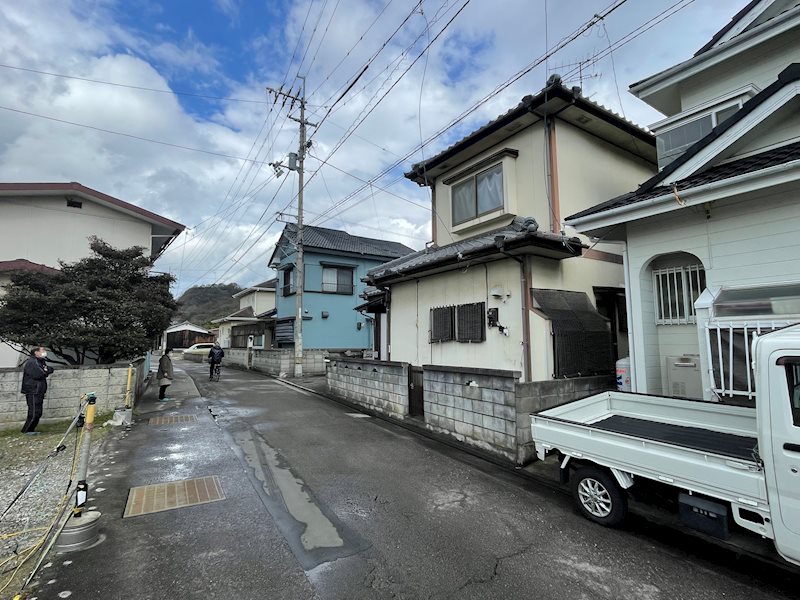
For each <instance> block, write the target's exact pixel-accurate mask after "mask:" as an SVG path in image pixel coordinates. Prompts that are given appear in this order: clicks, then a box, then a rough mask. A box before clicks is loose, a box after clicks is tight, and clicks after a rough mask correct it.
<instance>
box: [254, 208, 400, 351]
mask: <svg viewBox="0 0 800 600" xmlns="http://www.w3.org/2000/svg"><path fill="white" fill-rule="evenodd" d="M296 244H297V226H296V225H295V224H293V223H289V224H287V225H286V227H284V229H283V233H282V234H281V237H280V238H279V239H278V242H277V244H276V245H275V250H274V252H273V254H272V257H271V258H270V261H269V264H270V266H271V267H272V268H273V269H275V270H276V271H277V272H278V284H277V294H276V298H275V308H276V314H275V334H274V342H273V345H274V346H275V347H281V348H286V347H290V346H293V345H294V321H295V317H296V314H297V312H296V307H295V285H296V266H297V265H296V261H297V245H296ZM412 252H414V251H413V250H412V249H411V248H409V247H407V246H404V245H403V244H400V243H398V242H389V241H386V240H378V239H373V238H366V237H358V236H354V235H350V234H349V233H347V232H346V231H340V230H337V229H327V228H325V227H313V226H308V225H306V226H304V227H303V267H304V277H303V279H304V281H305V285H304V286H303V346H304V348H308V349H318V350H336V351H346V350H356V351H361V350H364V349H367V348H370V347H371V343H372V338H373V327H374V322H373V320H371V319H369V318H367V317H365V316H364V315H361V314H359V313H358V312H356V311H355V310H353V309H354V308H355V307H356V306H357V305H358V304H360V303H361V300H360V298H359V295H360V294H362V293H363V292H364V288H365V287H366V285H365V284H364V283H363V282H362V279H363V278H364V277H365V276H366V274H367V271H368V270H369V269H370V268H372V267H376V266H378V265H380V264H382V263H385V262H387V261H390V260H394V259H396V258H398V257H401V256H405V255H407V254H410V253H412Z"/></svg>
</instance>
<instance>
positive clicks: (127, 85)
mask: <svg viewBox="0 0 800 600" xmlns="http://www.w3.org/2000/svg"><path fill="white" fill-rule="evenodd" d="M0 68H3V69H13V70H14V71H24V72H26V73H36V74H37V75H47V76H49V77H59V78H61V79H72V80H75V81H84V82H87V83H97V84H102V85H110V86H114V87H120V88H126V89H130V90H140V91H143V92H155V93H158V94H170V95H175V96H188V97H191V98H202V99H204V100H223V101H226V102H246V103H250V104H269V102H268V101H267V100H255V99H252V98H230V97H227V96H210V95H208V94H195V93H193V92H179V91H176V90H165V89H159V88H151V87H145V86H142V85H133V84H130V83H119V82H116V81H104V80H102V79H91V78H89V77H79V76H77V75H65V74H64V73H54V72H52V71H40V70H39V69H31V68H28V67H19V66H14V65H5V64H0Z"/></svg>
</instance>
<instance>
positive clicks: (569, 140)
mask: <svg viewBox="0 0 800 600" xmlns="http://www.w3.org/2000/svg"><path fill="white" fill-rule="evenodd" d="M555 131H556V148H557V154H558V196H559V205H560V208H561V217H562V218H564V217H566V216H568V215H572V214H575V213H577V212H580V211H582V210H585V209H587V208H590V207H592V206H594V205H596V204H599V203H600V202H605V201H606V200H608V199H609V198H613V197H615V196H618V195H620V194H624V193H626V192H629V191H630V190H632V189H635V188H636V186H638V185H639V184H640V183H641V182H642V181H644V180H646V179H649V178H650V177H652V176H653V175H654V174H655V173H656V168H655V166H654V165H652V164H648V163H646V162H645V161H643V160H641V159H639V158H637V157H635V156H634V155H632V154H630V153H629V152H626V151H624V150H620V149H619V148H616V147H615V146H612V145H611V144H609V143H608V142H606V141H604V140H601V139H600V138H598V137H596V136H593V135H590V134H588V133H586V132H584V131H581V130H580V129H578V128H577V127H574V126H572V125H570V124H569V123H566V122H564V121H557V122H556V127H555ZM642 145H643V146H644V142H642ZM545 210H547V208H546V207H545ZM539 214H542V213H536V214H535V215H534V216H536V215H539ZM544 214H546V213H544ZM546 223H547V221H546V220H543V222H542V223H541V224H542V225H543V226H546ZM616 252H617V253H619V249H618V248H617V249H616Z"/></svg>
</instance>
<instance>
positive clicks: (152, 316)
mask: <svg viewBox="0 0 800 600" xmlns="http://www.w3.org/2000/svg"><path fill="white" fill-rule="evenodd" d="M89 247H90V248H91V249H92V252H93V256H90V257H89V258H84V259H82V260H79V261H78V262H76V263H72V264H66V263H63V262H62V263H60V264H61V270H60V272H59V273H57V274H53V275H49V274H45V273H35V272H20V273H16V274H14V275H13V276H12V278H11V285H9V286H7V288H6V289H7V293H6V295H5V296H4V297H3V298H2V299H0V338H3V339H6V340H11V341H13V342H16V343H17V344H22V345H27V346H32V345H35V344H42V345H44V346H47V347H48V348H49V349H50V350H51V351H52V352H53V353H54V354H55V355H56V356H58V357H59V358H60V359H61V360H62V361H63V362H64V363H65V364H70V365H81V364H84V362H85V361H86V359H87V357H96V358H97V362H98V363H100V364H111V363H114V362H117V361H120V360H130V359H133V358H137V357H139V356H142V355H143V354H144V353H145V352H147V350H149V349H150V348H151V346H152V341H153V339H154V338H155V337H156V336H158V335H159V334H160V333H162V332H163V331H164V330H165V329H166V328H167V327H169V323H170V320H171V318H172V316H173V314H174V313H175V310H176V308H177V303H176V302H175V299H174V298H173V297H172V294H171V293H170V291H169V286H170V284H171V283H172V282H173V281H174V278H173V277H172V276H171V275H166V274H156V275H151V274H150V273H149V271H150V267H151V266H152V263H151V261H150V259H149V258H148V257H147V256H145V255H144V248H142V247H140V246H134V247H132V248H126V249H117V248H113V247H112V246H110V245H109V244H107V243H105V242H104V241H102V240H100V239H98V238H94V237H93V238H90V244H89Z"/></svg>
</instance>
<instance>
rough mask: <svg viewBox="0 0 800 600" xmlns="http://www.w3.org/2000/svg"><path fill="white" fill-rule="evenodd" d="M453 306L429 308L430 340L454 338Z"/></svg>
mask: <svg viewBox="0 0 800 600" xmlns="http://www.w3.org/2000/svg"><path fill="white" fill-rule="evenodd" d="M455 308H456V307H455V306H442V307H440V308H432V309H431V333H430V341H431V342H449V341H451V340H454V339H455Z"/></svg>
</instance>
